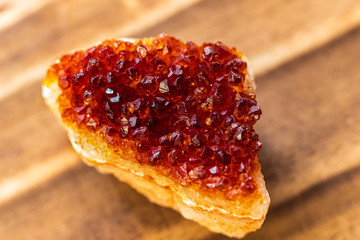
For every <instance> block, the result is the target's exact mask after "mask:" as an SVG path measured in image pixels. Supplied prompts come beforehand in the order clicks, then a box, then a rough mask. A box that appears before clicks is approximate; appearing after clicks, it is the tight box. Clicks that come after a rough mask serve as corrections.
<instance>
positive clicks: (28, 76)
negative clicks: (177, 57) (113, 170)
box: [0, 0, 360, 240]
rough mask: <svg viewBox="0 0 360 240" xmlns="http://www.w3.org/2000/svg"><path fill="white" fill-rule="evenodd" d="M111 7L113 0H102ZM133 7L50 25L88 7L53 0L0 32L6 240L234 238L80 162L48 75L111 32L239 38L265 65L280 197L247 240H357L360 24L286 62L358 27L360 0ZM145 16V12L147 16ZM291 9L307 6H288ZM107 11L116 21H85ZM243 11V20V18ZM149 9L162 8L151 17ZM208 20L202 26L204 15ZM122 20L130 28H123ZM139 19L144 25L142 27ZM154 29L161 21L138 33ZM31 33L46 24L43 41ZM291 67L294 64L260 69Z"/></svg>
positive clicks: (262, 89)
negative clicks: (45, 96) (48, 96)
mask: <svg viewBox="0 0 360 240" xmlns="http://www.w3.org/2000/svg"><path fill="white" fill-rule="evenodd" d="M112 2H113V1H110V0H107V1H106V2H104V6H105V5H108V4H109V3H112ZM125 2H126V1H123V2H117V4H119V5H118V6H122V7H123V10H124V15H125V16H128V15H126V14H128V13H129V14H130V15H131V14H132V16H138V15H136V14H139V17H138V18H136V17H135V23H134V21H128V20H129V18H127V17H124V16H123V15H121V14H120V15H121V16H117V14H118V13H119V9H120V8H118V9H116V8H114V9H110V10H109V9H108V8H105V7H104V6H102V5H101V4H98V5H96V3H95V5H93V6H90V7H89V9H90V10H91V11H89V12H87V11H84V12H79V15H73V14H71V15H69V18H68V20H69V22H65V23H59V22H56V23H57V25H55V27H53V28H50V24H49V23H51V24H53V23H52V22H51V20H53V19H55V18H56V17H59V16H67V14H69V13H70V12H71V11H74V9H75V10H76V9H78V8H79V7H80V6H81V4H80V3H81V1H80V0H76V1H70V2H64V1H61V2H60V1H57V0H55V1H53V2H51V3H49V4H48V5H44V8H43V9H41V10H40V11H39V12H37V13H35V14H30V15H29V16H27V17H25V18H24V19H23V20H21V21H20V22H19V23H18V24H15V25H14V26H12V27H11V28H8V29H6V30H4V31H2V32H0V36H1V38H0V44H2V46H7V47H6V48H4V49H2V53H4V54H2V55H0V66H2V69H1V71H0V133H1V134H0V159H1V161H0V236H1V239H23V238H24V236H30V238H34V239H49V238H53V237H54V236H56V238H58V239H99V238H101V239H118V238H119V236H121V237H122V238H124V239H179V238H183V239H184V240H186V239H202V240H207V239H209V240H210V239H227V238H225V237H221V236H218V235H214V234H211V233H210V232H208V231H207V230H206V229H204V228H201V227H199V226H198V225H197V224H195V223H193V222H191V221H187V220H185V219H183V218H182V217H181V216H180V215H179V214H177V213H175V212H173V211H171V210H168V209H164V208H161V207H158V206H154V205H152V204H150V203H149V202H148V201H147V200H146V199H144V198H143V197H142V196H140V195H138V194H137V193H135V192H134V191H133V190H131V189H130V188H129V187H128V186H126V185H124V184H121V183H118V182H117V181H116V180H115V179H114V178H112V177H111V176H103V175H100V174H97V173H96V172H95V171H94V170H92V169H88V168H87V167H85V166H83V165H80V164H79V160H78V158H77V157H76V156H75V154H74V152H73V151H72V150H71V147H70V145H69V143H68V140H67V138H66V136H65V133H64V131H63V130H62V129H61V127H60V125H59V124H58V123H56V121H55V120H54V118H53V116H52V115H51V113H50V112H49V111H48V110H47V108H46V107H45V105H44V104H43V102H42V99H41V97H40V86H39V82H40V80H41V78H42V77H41V76H42V75H43V74H44V73H45V72H44V69H46V67H47V66H48V65H49V62H50V61H51V59H52V58H53V57H54V56H55V55H56V54H58V53H62V52H64V51H66V49H68V50H70V49H72V48H76V47H77V46H80V45H81V46H83V45H86V44H88V43H89V44H90V43H92V42H94V41H97V40H96V39H102V38H103V36H105V35H107V36H109V35H110V34H112V35H114V32H115V33H116V34H121V33H129V34H134V35H136V36H145V35H153V34H158V32H160V31H161V32H162V31H168V32H170V33H173V34H175V35H177V36H179V37H181V38H183V39H188V38H189V39H193V40H195V41H198V42H201V41H204V40H206V41H213V40H222V41H224V42H225V43H227V44H232V45H236V46H239V47H240V48H241V49H242V50H244V51H245V52H246V53H248V55H249V56H250V58H251V59H253V62H254V67H255V70H256V72H257V73H262V76H261V77H258V79H257V82H258V99H259V103H260V105H261V106H262V109H263V112H264V114H263V116H262V119H261V121H260V122H259V124H258V125H257V129H258V132H259V134H260V137H261V140H262V142H263V143H264V148H263V150H262V152H261V153H260V159H261V162H262V165H263V172H264V174H265V177H266V180H267V186H268V188H269V191H270V194H271V196H272V200H273V201H272V208H271V210H270V213H269V217H268V219H267V221H266V224H265V225H264V228H263V229H262V230H261V231H259V232H257V233H254V234H252V235H250V236H249V237H248V238H247V239H270V240H271V239H285V240H286V239H356V237H358V236H359V234H360V232H359V228H358V227H357V226H358V225H359V223H360V222H359V221H358V220H357V219H358V217H357V216H358V215H359V213H360V206H359V205H360V203H359V198H360V197H359V194H358V191H354V189H355V190H356V189H358V188H359V183H360V181H359V173H360V169H359V166H360V125H359V122H360V111H359V110H360V99H359V97H358V92H359V90H360V84H359V83H358V79H360V71H359V69H358V66H357V64H356V63H357V61H358V59H359V54H360V49H359V48H360V46H359V44H358V42H359V41H360V29H356V30H354V31H352V32H350V33H349V34H347V36H345V37H342V38H340V39H338V40H336V41H334V42H332V43H330V44H329V45H324V46H323V47H321V48H319V49H318V50H316V51H314V52H313V53H311V54H309V55H306V56H304V57H301V58H298V59H296V60H295V61H293V62H289V60H290V59H293V58H294V57H296V56H298V55H300V54H304V53H306V52H308V51H311V50H312V49H314V48H316V47H318V46H320V45H323V44H324V43H325V42H327V41H330V40H331V39H333V38H335V37H337V36H339V35H341V34H343V33H344V32H346V31H348V30H350V29H352V28H354V26H358V24H359V22H358V21H359V2H357V1H352V0H349V1H332V0H327V1H325V0H318V1H313V2H311V3H310V5H309V3H308V2H307V3H305V2H304V1H292V2H290V3H288V2H286V3H284V2H283V1H281V0H276V1H271V2H268V3H264V2H261V4H260V3H254V2H253V1H247V0H245V1H227V2H226V4H225V2H224V1H222V2H221V1H214V0H210V1H206V4H205V1H204V2H199V3H198V4H196V5H194V6H192V7H191V8H188V9H187V8H186V7H187V5H181V6H178V5H176V3H175V1H169V2H166V3H168V5H167V4H166V3H165V4H164V5H161V6H160V5H159V4H160V1H155V0H154V1H153V0H152V1H150V2H149V5H145V6H142V8H141V9H140V11H139V12H135V10H139V9H136V8H134V7H133V6H137V5H136V3H139V2H135V5H129V6H128V7H127V5H126V3H125ZM64 3H65V5H64ZM194 3H195V1H187V2H186V3H185V4H189V5H191V4H194ZM157 4H158V5H157ZM172 4H173V5H172ZM254 5H257V6H259V7H258V8H254ZM164 6H165V7H169V6H174V9H172V11H173V12H171V11H170V13H171V14H174V13H178V14H176V15H175V16H174V17H169V15H161V14H159V13H160V12H161V11H164V9H165V8H164ZM309 6H311V7H309ZM67 8H68V9H67ZM220 8H221V9H222V11H221V12H220V13H217V14H214V10H215V9H220ZM5 9H6V8H5ZM59 9H60V10H59ZM71 9H72V10H71ZM134 9H135V10H134ZM304 9H306V11H305V10H304ZM108 10H109V11H108ZM142 10H143V11H146V12H147V14H145V15H144V14H142V15H141V13H143V12H141V11H142ZM183 10H184V11H183ZM245 10H246V11H245ZM296 10H298V12H299V14H293V13H294V12H296ZM300 10H303V11H300ZM0 11H1V7H0ZM57 11H59V12H57ZM105 11H106V12H107V13H108V14H109V15H108V17H104V18H103V19H102V18H101V19H99V18H91V16H97V15H96V14H100V13H103V12H105ZM241 11H244V15H241V14H238V13H239V12H241ZM171 14H170V15H171ZM140 15H141V16H140ZM154 15H161V16H156V17H155V18H154V19H152V21H149V22H147V21H146V20H147V19H150V18H152V17H153V16H154ZM295 15H296V16H295ZM54 16H56V17H54ZM164 16H165V17H164ZM205 16H207V17H209V19H208V20H207V21H203V19H204V17H205ZM265 17H266V19H268V21H264V18H265ZM163 18H166V19H167V20H166V21H164V20H163ZM114 19H115V20H116V19H117V20H118V21H117V22H114ZM194 19H195V20H196V21H194ZM219 19H221V21H220V22H219ZM284 19H285V20H286V21H285V20H284ZM120 20H124V25H122V26H120V27H119V26H118V22H119V21H120ZM132 20H133V19H132ZM87 21H89V22H87ZM144 21H145V22H147V24H148V25H146V24H145V25H144V26H145V27H142V26H141V23H142V22H144ZM162 21H163V22H162ZM205 22H206V24H205ZM244 22H246V23H247V24H246V25H244V24H243V23H244ZM314 22H316V24H314ZM90 23H91V24H93V23H95V25H94V26H91V24H90ZM106 23H109V26H106V27H104V29H101V31H98V32H96V33H93V32H92V29H93V28H92V27H96V28H97V29H100V28H101V27H102V26H104V25H106ZM184 23H185V27H184V25H183V24H184ZM61 24H64V25H61ZM87 24H89V25H87ZM96 24H98V25H96ZM79 25H81V26H83V28H79ZM150 25H156V26H155V27H153V28H149V30H144V29H145V28H146V29H147V28H148V27H149V26H150ZM210 25H211V26H212V28H205V27H204V26H210ZM228 26H233V27H228ZM273 26H276V27H273ZM35 27H38V28H39V29H44V31H41V33H40V34H39V36H36V35H34V34H33V32H34V31H33V29H34V28H35ZM130 28H131V29H130ZM330 28H331V29H330ZM259 29H260V30H262V31H259ZM231 30H232V31H231ZM65 33H66V34H65ZM74 36H76V37H74ZM119 36H120V35H119ZM218 36H222V39H219V37H218ZM245 36H246V37H245ZM15 39H21V40H22V39H27V40H28V41H18V40H16V41H15ZM84 39H85V40H84ZM15 43H17V44H18V45H17V44H15ZM269 56H270V58H269ZM271 56H274V58H271ZM283 62H289V63H287V64H285V65H283V66H281V67H280V68H279V69H276V70H274V71H271V72H267V73H266V74H264V72H266V71H268V70H269V69H272V68H273V67H276V66H279V64H282V63H283ZM14 73H16V74H14ZM1 91H3V92H1ZM3 93H4V94H3ZM294 109H295V110H296V111H295V110H294ZM19 136H23V137H19ZM62 159H63V161H62ZM44 168H45V169H49V170H48V172H45V171H44V170H43V169H44ZM41 172H44V174H40V173H41ZM14 186H15V188H14ZM14 189H15V190H14ZM319 196H321V197H319ZM339 196H340V197H339ZM9 200H12V201H9ZM348 206H349V207H348ZM114 213H115V214H114ZM194 236H195V237H194Z"/></svg>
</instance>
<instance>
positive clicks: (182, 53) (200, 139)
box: [48, 34, 261, 196]
mask: <svg viewBox="0 0 360 240" xmlns="http://www.w3.org/2000/svg"><path fill="white" fill-rule="evenodd" d="M48 74H55V75H56V76H58V79H59V82H58V85H59V87H60V88H61V90H62V91H63V92H62V94H61V95H60V96H59V98H58V103H59V107H60V112H61V116H62V118H63V120H64V121H65V122H67V123H74V122H75V123H76V124H77V125H78V126H79V127H80V128H83V129H87V130H89V131H93V132H98V133H99V134H101V136H102V137H103V138H104V139H105V140H106V141H107V142H108V144H109V145H111V146H112V147H113V148H114V149H115V151H116V150H123V149H122V148H124V146H125V147H128V148H130V150H131V151H133V152H134V154H135V156H136V157H135V160H136V161H139V163H140V164H145V165H146V164H148V165H151V166H153V167H154V168H156V169H157V170H158V171H159V172H162V173H163V174H165V175H167V176H168V177H171V178H173V179H175V180H176V181H179V182H180V183H181V184H191V183H196V184H198V185H199V186H200V187H206V188H211V189H218V190H221V191H224V192H225V195H226V196H231V195H236V194H246V193H249V192H252V191H254V190H255V189H256V188H257V186H256V184H255V182H254V181H253V171H254V161H255V158H256V154H257V153H258V152H259V151H260V149H261V143H260V142H259V141H258V136H257V134H256V133H255V132H254V129H253V125H254V124H255V122H256V121H257V120H258V119H259V117H260V115H261V110H260V108H259V107H258V106H257V102H256V100H255V95H254V94H253V92H249V91H247V90H246V89H244V81H245V78H246V76H247V74H248V73H247V64H246V62H245V61H244V60H243V59H242V57H241V53H239V52H238V51H237V50H236V49H234V48H229V47H227V46H225V45H224V44H222V43H220V42H218V43H215V44H213V43H205V44H202V45H201V46H197V45H196V44H194V43H193V42H187V43H184V42H182V41H180V40H177V39H175V38H174V37H171V36H169V35H166V34H161V35H160V36H159V37H157V38H154V39H152V41H151V42H150V41H148V40H144V41H136V42H134V43H132V42H125V41H121V40H107V41H104V42H102V43H101V44H99V45H97V46H94V47H92V48H90V49H88V50H86V51H78V52H75V53H73V54H69V55H65V56H63V57H62V58H61V59H60V60H59V61H58V62H57V63H55V64H54V65H53V66H52V67H51V68H50V70H49V72H48ZM69 101H70V103H69ZM116 152H119V155H120V156H119V158H121V157H122V156H121V153H122V152H129V150H126V151H116Z"/></svg>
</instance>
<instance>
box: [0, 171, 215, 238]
mask: <svg viewBox="0 0 360 240" xmlns="http://www.w3.org/2000/svg"><path fill="white" fill-rule="evenodd" d="M0 216H1V217H0V236H1V239H3V240H7V239H9V240H10V239H11V240H16V239H24V236H27V238H30V239H54V237H55V236H56V237H55V238H56V239H144V240H145V239H149V240H150V239H157V240H166V239H180V238H181V239H184V240H186V239H201V238H203V237H207V236H209V235H212V234H211V233H210V232H209V231H208V230H206V229H205V228H202V227H200V226H199V225H198V224H196V223H194V222H192V221H189V220H186V219H184V218H183V217H181V216H180V214H178V213H176V212H174V211H173V210H170V209H167V208H163V207H159V206H156V205H153V204H151V203H150V202H149V201H148V200H146V199H145V198H144V197H143V196H141V195H140V194H137V193H136V192H135V191H134V190H133V189H131V188H130V187H129V186H127V185H126V184H123V183H119V182H118V181H117V180H116V179H115V178H113V177H112V176H103V175H100V174H99V173H97V172H96V171H95V170H94V169H92V168H88V167H86V166H84V165H80V166H79V167H76V168H74V169H73V170H70V171H67V172H66V173H64V174H63V175H61V176H59V177H58V178H55V179H53V180H52V181H50V182H48V183H46V184H45V185H42V186H39V188H38V189H36V190H35V191H32V192H30V193H28V194H26V195H24V196H23V197H19V198H17V199H16V200H15V201H12V202H9V203H8V204H5V205H2V206H1V207H0ZM44 229H46V230H44ZM194 236H197V237H195V238H194Z"/></svg>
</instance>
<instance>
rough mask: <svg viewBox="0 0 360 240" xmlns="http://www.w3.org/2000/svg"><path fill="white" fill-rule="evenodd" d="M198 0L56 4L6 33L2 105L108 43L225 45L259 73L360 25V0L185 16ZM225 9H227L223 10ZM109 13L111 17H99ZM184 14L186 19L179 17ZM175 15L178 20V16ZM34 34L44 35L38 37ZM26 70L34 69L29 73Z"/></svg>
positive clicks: (231, 7)
mask: <svg viewBox="0 0 360 240" xmlns="http://www.w3.org/2000/svg"><path fill="white" fill-rule="evenodd" d="M198 1H199V0H186V1H175V0H167V1H165V2H163V1H160V0H152V1H146V2H145V1H141V2H140V1H139V2H138V1H136V2H135V3H134V4H129V3H128V2H129V1H115V0H106V1H105V2H104V1H103V2H101V3H99V2H98V1H94V0H92V1H90V2H89V1H87V3H86V4H83V3H82V0H76V1H67V2H65V3H64V1H59V0H57V1H53V2H51V3H50V4H48V5H46V6H45V7H44V8H43V9H41V11H39V12H38V13H37V14H36V15H30V16H28V17H26V18H24V19H23V20H22V21H20V22H19V23H17V24H16V25H15V26H13V27H12V28H11V29H7V30H6V31H2V32H0V35H1V36H2V37H1V38H0V45H2V46H8V47H7V48H5V49H4V53H3V54H2V55H1V56H0V65H1V66H2V67H3V69H4V70H3V71H2V72H0V99H1V98H2V97H4V96H6V95H9V94H11V93H12V92H14V91H16V90H17V89H19V88H21V86H22V85H23V84H26V83H28V82H32V81H38V79H40V78H42V76H43V75H44V69H46V67H47V66H48V65H49V64H50V63H51V61H52V60H53V59H54V57H55V56H57V55H59V54H62V53H64V52H67V51H70V50H72V49H77V48H83V47H85V46H90V45H92V44H93V43H94V42H98V41H101V40H103V39H104V38H112V37H124V36H134V35H135V36H141V37H143V36H151V35H158V34H159V33H160V32H164V31H165V32H169V33H171V34H174V35H176V36H178V37H180V38H182V39H192V40H194V41H196V42H199V43H200V42H203V41H217V40H221V41H224V42H225V43H227V44H230V45H234V46H238V47H239V48H241V49H242V50H243V51H245V53H246V54H247V55H248V56H249V57H250V58H251V60H252V63H253V66H254V70H255V72H256V73H257V74H259V73H264V72H266V71H268V70H270V69H272V68H275V67H276V66H279V65H280V64H282V63H284V62H286V61H287V60H289V59H292V58H294V57H296V56H298V55H301V54H303V53H305V52H307V51H310V50H311V49H314V48H316V47H318V46H320V45H321V44H324V43H326V42H328V41H330V40H331V39H334V38H336V37H337V36H339V35H341V34H343V33H344V32H346V31H349V30H350V29H352V28H354V27H355V26H357V25H358V24H359V23H360V3H359V1H357V0H348V1H336V0H318V1H313V2H310V3H309V2H306V1H301V0H296V1H291V2H289V1H285V0H276V1H268V2H266V3H263V2H258V3H256V2H254V1H252V0H246V1H236V0H232V1H225V2H224V1H217V0H210V1H204V2H199V3H198V4H197V5H196V6H194V7H193V8H189V9H188V10H184V9H186V7H188V6H190V5H192V4H195V3H196V2H198ZM107 6H112V7H110V8H109V7H107ZM254 6H257V8H254ZM78 9H82V11H78ZM217 9H221V11H215V10H217ZM182 10H184V11H182ZM320 10H321V11H320ZM72 11H73V12H74V14H73V13H72ZM104 12H106V16H105V17H102V18H98V17H95V16H101V15H103V14H104ZM177 12H180V13H179V14H176V15H175V13H177ZM293 12H297V14H292V13H293ZM171 15H175V16H174V17H173V18H171V17H170V16H171ZM264 18H266V21H263V19H264ZM64 19H66V20H64ZM203 19H206V21H202V20H203ZM284 19H286V21H284ZM159 22H162V23H161V24H159ZM119 23H121V25H120V26H119ZM314 23H316V24H314ZM80 26H81V27H80ZM151 26H155V27H153V28H150V27H151ZM209 26H211V28H209ZM34 28H36V29H41V31H40V32H39V33H38V34H33V29H34ZM147 28H148V29H149V30H146V29H147ZM93 29H96V31H94V30H93ZM14 39H19V40H18V42H17V44H11V43H12V42H13V41H14ZM22 39H26V41H20V40H22ZM23 66H27V68H26V69H25V70H24V69H23ZM14 72H17V74H16V75H14V74H13V73H14ZM3 79H10V80H7V81H4V80H3ZM3 89H6V90H3Z"/></svg>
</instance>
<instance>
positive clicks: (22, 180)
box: [0, 148, 80, 205]
mask: <svg viewBox="0 0 360 240" xmlns="http://www.w3.org/2000/svg"><path fill="white" fill-rule="evenodd" d="M79 164H80V160H79V157H78V156H77V155H76V154H75V152H74V151H73V149H71V148H68V149H66V150H65V149H64V151H62V152H60V153H59V154H58V155H56V156H53V157H51V159H48V160H45V161H43V162H41V163H38V164H36V165H33V166H30V167H28V168H27V169H24V170H22V171H21V172H18V173H17V174H16V175H14V176H11V177H9V178H5V179H1V181H0V205H2V204H5V203H7V202H8V201H10V200H12V199H14V198H16V197H19V196H20V195H21V194H24V193H26V192H28V191H30V190H31V189H34V188H36V187H38V186H39V185H41V184H43V183H45V182H47V181H50V179H52V178H54V177H56V176H58V175H59V174H62V173H63V172H65V171H67V170H69V169H71V168H73V167H75V166H77V165H79Z"/></svg>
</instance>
